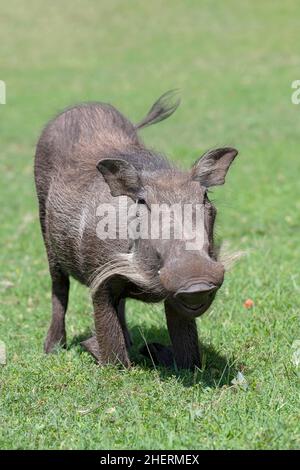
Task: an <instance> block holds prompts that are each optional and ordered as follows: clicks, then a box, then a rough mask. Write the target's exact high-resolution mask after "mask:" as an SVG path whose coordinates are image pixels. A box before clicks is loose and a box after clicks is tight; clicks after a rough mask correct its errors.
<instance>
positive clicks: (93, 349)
mask: <svg viewBox="0 0 300 470" xmlns="http://www.w3.org/2000/svg"><path fill="white" fill-rule="evenodd" d="M80 345H81V346H82V347H83V348H84V349H86V350H87V351H88V352H89V353H90V354H91V355H92V356H93V357H94V358H95V359H96V361H97V362H100V351H99V345H98V341H97V338H96V336H91V338H89V339H86V340H84V341H82V342H81V343H80Z"/></svg>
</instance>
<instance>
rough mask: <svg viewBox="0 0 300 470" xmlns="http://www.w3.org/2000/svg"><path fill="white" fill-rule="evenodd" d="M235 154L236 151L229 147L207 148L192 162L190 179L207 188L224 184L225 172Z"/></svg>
mask: <svg viewBox="0 0 300 470" xmlns="http://www.w3.org/2000/svg"><path fill="white" fill-rule="evenodd" d="M237 154H238V151H237V150H236V149H233V148H230V147H225V148H220V149H215V150H209V151H208V152H206V153H205V154H204V155H203V156H202V157H200V158H199V160H198V161H197V162H196V163H195V164H194V166H193V168H192V171H191V174H192V179H193V180H195V181H199V182H200V183H201V184H202V185H203V186H206V187H207V188H208V187H209V186H217V185H219V184H224V183H225V176H226V173H227V171H228V169H229V167H230V165H231V163H232V162H233V160H234V159H235V157H236V156H237Z"/></svg>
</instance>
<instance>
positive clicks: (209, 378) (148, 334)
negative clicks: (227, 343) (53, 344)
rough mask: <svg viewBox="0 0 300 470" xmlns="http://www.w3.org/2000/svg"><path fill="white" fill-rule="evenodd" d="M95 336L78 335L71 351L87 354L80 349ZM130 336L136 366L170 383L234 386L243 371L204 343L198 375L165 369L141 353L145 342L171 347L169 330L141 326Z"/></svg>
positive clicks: (132, 330)
mask: <svg viewBox="0 0 300 470" xmlns="http://www.w3.org/2000/svg"><path fill="white" fill-rule="evenodd" d="M92 334H93V333H92V331H91V330H90V329H86V330H85V331H84V332H83V333H82V334H80V335H77V336H74V337H73V338H72V340H71V342H70V343H69V345H68V347H67V349H68V350H69V349H72V348H73V347H77V348H78V351H79V353H80V354H81V352H82V353H83V352H84V349H82V348H81V347H80V343H81V341H84V340H85V339H87V338H89V337H90V336H92ZM130 334H131V337H132V340H133V346H132V348H131V350H130V358H131V360H132V361H133V363H134V364H136V365H139V366H140V367H142V368H144V369H146V370H149V371H150V370H153V369H154V368H155V369H156V371H157V373H158V374H159V377H160V379H161V380H168V379H169V378H171V377H174V376H175V377H176V378H177V379H178V380H179V381H180V383H181V384H182V385H183V386H185V387H191V386H193V385H196V384H202V385H203V386H205V387H215V388H221V387H223V386H224V385H230V383H231V381H232V379H233V378H234V377H236V375H237V372H238V370H239V368H238V364H237V361H236V360H235V359H234V358H233V357H226V356H224V355H222V354H220V353H219V352H218V351H216V349H215V348H214V347H213V346H211V345H208V344H203V343H201V352H202V369H201V370H199V369H197V370H195V372H191V371H188V370H178V369H176V368H175V367H174V368H167V367H164V366H157V365H156V366H155V365H154V364H153V363H152V362H151V360H150V359H148V358H146V357H145V356H142V355H141V354H140V353H139V350H140V348H141V347H143V346H144V345H145V342H147V343H153V342H159V343H161V344H164V345H168V344H170V340H169V337H168V333H167V330H165V329H163V328H157V327H151V328H147V329H145V330H143V331H141V329H140V328H139V327H138V326H134V327H133V328H132V329H131V330H130Z"/></svg>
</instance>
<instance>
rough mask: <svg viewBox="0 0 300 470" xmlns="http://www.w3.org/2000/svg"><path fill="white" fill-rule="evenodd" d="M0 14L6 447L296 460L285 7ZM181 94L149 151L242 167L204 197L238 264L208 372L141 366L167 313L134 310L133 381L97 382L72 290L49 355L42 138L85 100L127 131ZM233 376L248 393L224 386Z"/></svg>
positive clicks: (293, 223) (66, 7)
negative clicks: (228, 153) (214, 153)
mask: <svg viewBox="0 0 300 470" xmlns="http://www.w3.org/2000/svg"><path fill="white" fill-rule="evenodd" d="M0 10H1V25H0V50H1V68H0V80H4V81H5V82H6V86H7V104H6V105H0V143H1V151H0V179H1V180H0V204H1V213H0V218H1V220H0V234H1V260H0V296H1V303H0V340H2V341H4V342H5V344H6V348H7V364H6V365H5V366H4V365H3V366H1V365H0V448H1V449H14V448H19V449H33V448H38V449H42V448H47V449H56V448H58V449H68V448H71V449H107V448H108V449H122V448H126V449H130V448H133V449H135V448H142V449H176V448H178V449H211V448H217V449H232V448H240V449H245V448H251V449H266V448H267V449H278V448H280V449H285V448H300V387H299V378H300V370H299V366H298V369H297V361H296V359H297V358H296V352H297V351H295V348H294V349H293V345H294V346H295V341H297V340H300V303H299V298H300V295H299V294H300V272H299V265H300V252H299V229H300V187H299V178H300V176H299V175H300V154H299V136H300V105H299V106H295V105H293V104H292V103H291V93H292V89H291V83H292V81H293V80H296V79H299V78H300V72H299V66H300V56H299V17H298V13H299V11H298V8H297V2H295V1H292V0H288V1H285V2H282V1H279V0H276V1H271V0H263V1H262V0H260V1H258V0H255V1H252V2H241V1H239V0H230V1H228V2H221V1H217V0H212V1H211V0H204V1H201V2H199V1H196V0H190V1H188V2H183V1H179V0H172V1H171V0H167V1H164V2H160V1H158V0H154V1H152V2H138V1H135V0H133V1H130V2H129V1H121V0H120V1H117V0H116V1H113V2H112V1H109V0H102V1H101V2H97V1H96V0H90V1H86V2H80V1H74V2H71V1H66V0H63V1H60V2H46V0H43V1H38V0H28V1H27V2H20V1H18V0H10V1H9V2H5V1H4V0H0ZM175 87H179V88H180V89H181V94H182V104H181V106H180V108H179V109H178V111H177V112H176V114H175V115H174V116H173V117H172V118H170V120H168V121H166V122H164V123H162V124H158V125H157V126H153V127H151V128H149V129H147V130H145V131H143V137H144V139H145V141H146V142H147V143H148V144H149V145H151V146H153V147H154V148H157V149H159V150H161V151H164V152H165V153H166V154H167V155H169V156H170V158H172V159H174V160H176V161H178V162H179V163H180V164H181V165H183V166H184V167H189V166H190V165H191V164H192V162H193V161H194V160H195V159H196V158H197V157H198V156H199V155H200V154H201V153H202V152H203V151H204V150H206V149H207V148H210V147H215V146H222V145H225V146H227V145H228V146H229V145H230V146H235V147H236V148H238V149H239V151H240V156H239V157H238V158H237V160H236V162H235V164H234V165H233V167H232V169H231V171H230V172H229V175H228V178H227V183H226V184H225V186H224V187H221V188H219V189H217V190H215V191H214V194H213V199H214V200H215V203H216V205H217V207H218V209H219V216H218V223H217V234H218V237H219V238H220V239H222V240H225V241H227V242H228V243H229V244H230V246H231V247H232V248H233V249H242V250H247V251H248V255H247V256H246V257H245V258H244V259H243V260H241V261H240V262H239V263H238V264H237V265H236V266H235V267H234V268H233V269H232V271H231V272H230V273H228V275H227V278H226V281H225V283H224V286H223V287H222V289H221V291H220V293H219V294H218V296H217V299H216V301H215V302H214V304H213V307H212V308H211V309H210V311H209V312H208V313H206V314H205V315H204V316H203V317H202V318H201V319H199V320H198V327H199V335H200V339H201V342H202V343H203V348H204V358H205V361H204V364H203V369H202V370H201V371H198V372H197V373H196V374H194V375H193V374H192V373H189V372H181V373H176V372H175V371H172V370H167V369H163V368H156V369H155V368H153V367H152V366H151V364H150V363H148V362H147V361H146V360H143V359H142V357H141V356H139V354H138V349H139V347H140V346H141V345H142V344H143V342H144V339H143V338H145V339H146V340H147V341H162V342H165V343H168V341H169V339H168V333H167V330H166V325H165V320H164V315H163V308H162V306H161V305H153V306H146V305H144V304H142V303H138V302H134V301H130V302H128V304H127V311H128V320H129V326H130V328H131V331H132V333H133V338H134V342H135V346H134V349H133V352H132V359H133V361H134V362H135V366H134V367H133V368H132V370H130V371H124V370H120V369H117V368H113V367H109V368H100V367H98V366H97V365H96V364H95V363H94V362H93V360H92V359H91V357H90V356H89V355H88V354H87V353H86V352H83V351H82V350H81V348H80V346H79V341H80V340H81V339H82V338H83V337H85V336H87V335H88V334H89V331H90V329H91V327H92V316H91V313H92V309H91V304H90V300H89V294H88V291H87V290H86V289H84V288H83V287H81V286H80V285H79V284H77V283H76V282H75V281H74V282H73V283H72V289H71V299H70V306H69V313H68V317H67V332H68V348H67V350H65V351H60V352H59V353H58V354H56V355H52V356H48V357H46V356H45V355H44V354H43V351H42V344H43V340H44V337H45V334H46V331H47V328H48V324H49V321H50V278H49V275H48V271H47V262H46V255H45V250H44V246H43V244H42V239H41V234H40V228H39V223H38V217H37V201H36V197H35V191H34V185H33V155H34V148H35V143H36V141H37V139H38V136H39V133H40V131H41V129H42V126H43V125H44V124H45V123H46V122H47V120H48V119H49V118H50V117H52V116H53V115H54V114H55V113H56V112H57V111H59V110H61V109H63V108H64V107H65V106H67V105H70V104H73V103H75V102H80V101H86V100H100V101H101V100H102V101H108V102H110V103H112V104H114V105H115V106H116V107H118V108H119V109H120V110H122V111H123V112H124V114H125V115H127V116H128V117H130V118H131V119H132V120H133V121H137V120H138V119H139V118H141V117H142V116H143V115H144V114H145V112H146V111H147V110H148V108H149V106H150V105H151V104H152V102H153V101H154V100H155V99H156V98H157V97H158V96H159V95H160V94H162V93H163V92H164V91H166V90H168V89H170V88H175ZM247 298H251V299H253V300H254V303H255V306H254V308H253V309H250V310H247V309H245V308H244V307H243V302H244V301H245V299H247ZM293 353H294V356H293ZM238 372H241V373H242V374H243V377H244V378H245V381H246V384H244V385H243V384H241V385H239V384H237V383H236V382H234V384H233V383H232V380H234V379H235V378H236V377H237V374H238Z"/></svg>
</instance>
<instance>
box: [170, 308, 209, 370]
mask: <svg viewBox="0 0 300 470" xmlns="http://www.w3.org/2000/svg"><path fill="white" fill-rule="evenodd" d="M165 313H166V318H167V325H168V330H169V335H170V338H171V341H172V346H173V354H174V359H175V362H176V365H177V367H178V368H182V369H194V367H199V368H200V367H201V359H200V351H199V341H198V333H197V325H196V320H195V319H194V318H187V317H185V316H184V315H182V314H181V313H180V310H179V309H177V308H176V306H174V305H173V304H171V303H170V302H168V301H166V302H165Z"/></svg>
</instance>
